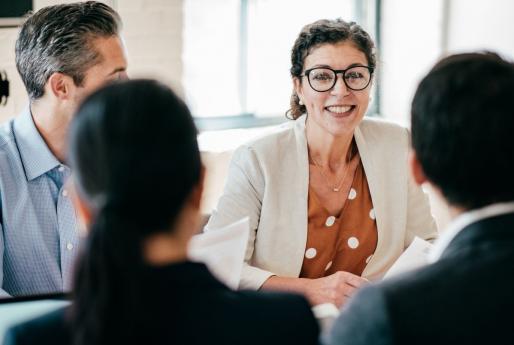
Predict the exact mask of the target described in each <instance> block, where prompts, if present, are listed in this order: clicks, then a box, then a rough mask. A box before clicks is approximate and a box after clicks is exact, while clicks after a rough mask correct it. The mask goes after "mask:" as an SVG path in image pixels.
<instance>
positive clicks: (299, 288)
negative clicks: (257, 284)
mask: <svg viewBox="0 0 514 345" xmlns="http://www.w3.org/2000/svg"><path fill="white" fill-rule="evenodd" d="M309 280H310V279H306V278H289V277H278V276H271V277H269V278H268V279H267V280H266V281H265V282H264V284H262V286H261V289H262V290H276V291H286V292H293V293H299V294H302V295H305V294H306V291H307V284H308V281H309Z"/></svg>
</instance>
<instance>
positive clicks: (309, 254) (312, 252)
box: [305, 248, 318, 259]
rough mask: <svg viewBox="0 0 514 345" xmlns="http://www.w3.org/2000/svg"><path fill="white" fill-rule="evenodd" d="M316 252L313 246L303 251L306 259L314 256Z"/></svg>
mask: <svg viewBox="0 0 514 345" xmlns="http://www.w3.org/2000/svg"><path fill="white" fill-rule="evenodd" d="M316 254H318V252H317V251H316V249H315V248H309V249H307V250H306V251H305V257H306V258H307V259H313V258H315V257H316Z"/></svg>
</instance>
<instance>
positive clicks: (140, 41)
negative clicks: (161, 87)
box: [0, 0, 182, 123]
mask: <svg viewBox="0 0 514 345" xmlns="http://www.w3.org/2000/svg"><path fill="white" fill-rule="evenodd" d="M74 1H75V0H34V9H35V10H37V9H40V8H41V7H45V6H49V5H54V4H59V3H69V2H74ZM103 2H105V3H107V4H109V5H110V6H112V7H113V8H115V9H116V10H117V11H118V13H119V14H120V16H121V18H122V20H123V32H122V35H123V37H124V39H125V43H126V46H127V50H128V60H129V70H128V72H129V75H130V77H132V78H154V79H158V80H160V81H162V82H164V83H166V84H168V85H170V86H172V87H173V88H174V89H175V90H176V91H177V92H178V93H179V94H182V86H181V79H182V0H103ZM18 30H19V29H18V28H0V70H5V71H6V72H7V74H8V77H9V80H10V82H11V90H10V91H11V96H10V97H9V100H8V103H7V105H6V106H0V123H1V122H4V121H5V120H7V119H9V118H11V117H13V116H15V115H17V114H18V113H19V112H20V111H21V110H22V109H23V107H24V106H25V105H26V104H27V94H26V92H25V88H24V86H23V83H22V82H21V79H20V77H19V76H18V72H17V71H16V67H15V63H14V43H15V41H16V37H17V35H18Z"/></svg>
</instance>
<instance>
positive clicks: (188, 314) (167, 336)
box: [4, 262, 319, 345]
mask: <svg viewBox="0 0 514 345" xmlns="http://www.w3.org/2000/svg"><path fill="white" fill-rule="evenodd" d="M147 273H148V274H147V275H145V279H146V282H145V286H146V287H147V291H146V294H145V295H144V296H141V298H142V301H143V302H144V303H142V305H143V306H144V307H142V309H141V311H140V313H139V315H138V316H137V317H138V320H139V321H138V325H137V327H136V328H137V329H136V330H134V329H132V331H133V332H132V333H131V335H132V334H133V338H132V339H133V343H134V344H136V343H138V344H259V345H262V344H266V345H268V344H282V345H285V344H295V345H298V344H317V343H318V332H319V330H318V325H317V322H316V320H315V319H314V316H313V314H312V312H311V309H310V306H309V304H308V303H307V301H306V300H305V299H304V298H303V297H301V296H298V295H292V294H284V293H262V292H256V291H247V292H243V291H238V292H236V291H232V290H230V289H229V288H227V287H226V286H224V285H223V284H222V283H220V282H219V281H218V280H216V279H215V278H214V277H213V276H212V275H211V274H210V272H209V271H208V270H207V268H206V267H205V266H204V265H203V264H197V263H192V262H185V263H180V264H174V265H169V266H163V267H159V268H149V272H147ZM66 315H67V313H66V310H59V311H57V312H54V313H51V314H47V315H46V316H43V317H40V318H37V319H35V320H32V321H29V322H26V323H24V324H22V325H19V326H16V327H14V328H12V329H11V330H10V331H9V332H8V334H7V337H6V342H5V343H4V344H6V345H7V344H9V345H12V344H16V345H25V344H53V345H54V344H55V345H59V344H69V343H70V339H71V337H70V330H69V326H68V322H67V319H66Z"/></svg>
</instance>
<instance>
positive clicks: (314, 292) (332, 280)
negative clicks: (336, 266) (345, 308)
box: [304, 271, 368, 307]
mask: <svg viewBox="0 0 514 345" xmlns="http://www.w3.org/2000/svg"><path fill="white" fill-rule="evenodd" d="M367 282H368V280H367V279H365V278H362V277H359V276H357V275H355V274H352V273H349V272H344V271H338V272H336V273H334V274H332V275H329V276H326V277H323V278H318V279H306V280H305V289H304V295H305V297H307V299H308V300H309V302H310V303H311V305H313V306H314V305H317V304H322V303H333V304H335V305H336V306H337V307H341V306H342V305H344V304H345V303H346V301H347V300H348V298H350V297H351V296H352V295H353V294H354V293H355V292H356V291H357V289H358V288H360V287H361V286H363V285H364V284H366V283H367Z"/></svg>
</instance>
